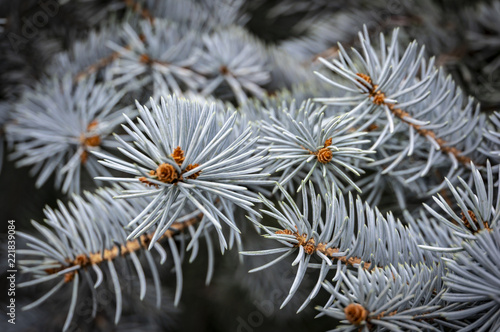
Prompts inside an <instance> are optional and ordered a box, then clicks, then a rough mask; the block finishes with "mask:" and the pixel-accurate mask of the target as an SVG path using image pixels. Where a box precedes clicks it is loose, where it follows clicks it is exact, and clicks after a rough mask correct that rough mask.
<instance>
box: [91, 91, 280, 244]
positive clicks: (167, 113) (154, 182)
mask: <svg viewBox="0 0 500 332" xmlns="http://www.w3.org/2000/svg"><path fill="white" fill-rule="evenodd" d="M137 107H138V110H139V118H138V125H136V124H135V123H134V122H132V120H130V119H129V118H128V117H126V120H127V123H128V127H127V126H124V129H125V130H126V131H127V133H128V134H129V135H130V136H131V137H132V138H133V139H134V144H131V143H127V142H125V141H123V140H122V139H120V138H119V137H117V139H118V141H119V144H120V147H119V150H120V151H121V152H122V153H123V154H124V156H125V157H127V158H130V159H131V160H132V161H133V162H129V161H126V160H123V159H119V158H115V157H111V156H109V155H105V154H101V153H97V152H96V155H97V156H98V157H100V158H104V160H102V161H100V163H101V164H102V165H105V166H107V167H110V168H113V169H116V170H120V171H123V172H125V173H128V174H131V175H133V176H135V177H129V178H127V177H100V178H99V179H100V180H106V181H114V182H120V183H130V182H133V183H134V182H135V183H140V184H142V185H141V186H140V187H139V188H137V189H134V190H125V191H124V193H123V194H122V195H119V196H118V198H124V199H135V198H137V197H152V198H153V200H152V202H151V203H150V204H149V205H148V206H146V207H145V208H144V209H143V210H142V211H141V212H140V213H139V214H138V215H137V216H135V217H134V218H132V219H131V221H130V223H129V227H131V226H134V225H135V227H136V228H135V230H134V231H133V232H132V233H130V235H129V236H128V239H133V238H137V237H139V236H140V235H142V234H143V233H145V232H147V231H148V230H149V229H150V228H151V227H153V226H156V228H157V229H160V231H159V232H157V233H156V235H155V237H154V238H153V239H152V241H151V244H150V247H152V246H153V245H154V243H155V242H156V241H157V240H158V237H159V236H160V234H163V233H164V232H165V231H166V230H167V229H169V228H170V226H171V225H172V223H174V222H175V220H176V219H177V218H178V215H179V213H181V211H182V210H183V209H184V207H186V206H187V205H192V206H193V207H195V208H196V209H199V210H200V211H201V212H203V214H204V219H205V218H206V220H209V221H210V222H211V223H212V224H213V225H214V226H215V229H216V231H217V233H218V235H219V244H220V248H221V250H222V251H223V252H224V250H225V249H226V248H227V247H228V244H227V241H226V238H225V236H224V234H223V232H222V224H221V222H223V223H224V224H226V225H227V226H229V228H230V230H231V231H230V236H231V237H233V236H235V237H236V239H237V242H238V243H239V242H240V241H239V232H240V231H239V229H238V227H237V225H236V224H235V222H234V221H233V216H232V213H233V207H232V205H233V204H234V205H236V206H238V207H241V208H243V209H245V210H246V211H248V212H249V213H250V214H253V213H255V212H254V211H253V210H252V206H253V205H254V203H256V202H258V199H257V194H256V193H254V192H252V191H250V190H249V188H259V187H262V186H266V185H269V184H270V183H271V182H270V181H268V180H266V179H265V178H266V176H267V175H268V174H265V173H262V169H263V166H264V165H265V163H266V159H265V157H264V156H263V153H262V152H256V151H255V142H256V140H257V138H252V133H251V127H249V126H246V127H245V128H243V130H242V131H241V132H238V133H235V132H234V131H235V130H234V129H236V128H238V126H236V125H235V124H236V121H237V114H236V113H233V114H228V113H227V112H222V113H217V112H216V105H215V104H204V105H200V104H199V103H196V102H189V101H187V100H185V99H179V98H177V97H168V98H167V99H166V100H165V99H163V98H162V99H161V105H157V104H156V103H155V101H154V100H153V99H151V107H152V110H149V109H148V108H147V107H145V106H144V107H143V106H141V105H139V103H137ZM198 236H199V234H198ZM195 238H197V237H195ZM193 243H194V242H192V243H191V244H190V245H189V247H191V246H192V244H193Z"/></svg>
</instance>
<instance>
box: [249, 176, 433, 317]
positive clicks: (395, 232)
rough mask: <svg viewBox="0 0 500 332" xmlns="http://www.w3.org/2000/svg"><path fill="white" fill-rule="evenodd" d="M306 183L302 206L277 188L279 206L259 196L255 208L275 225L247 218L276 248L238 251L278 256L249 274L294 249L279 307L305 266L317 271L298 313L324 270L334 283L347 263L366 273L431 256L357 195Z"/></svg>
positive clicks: (293, 289)
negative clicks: (292, 272)
mask: <svg viewBox="0 0 500 332" xmlns="http://www.w3.org/2000/svg"><path fill="white" fill-rule="evenodd" d="M308 187H309V193H308V192H307V190H306V188H305V187H304V188H303V190H302V197H301V198H302V208H300V207H299V206H298V205H297V204H296V202H295V200H294V199H293V198H292V197H291V196H290V195H289V194H288V193H287V192H286V190H285V189H284V188H283V187H281V186H279V188H280V190H281V192H282V194H283V196H284V197H285V201H282V202H279V209H278V208H277V207H275V206H274V204H273V203H272V202H271V201H270V200H268V199H266V198H265V197H263V196H262V195H261V201H262V203H263V204H264V205H265V207H266V209H261V212H262V214H263V215H267V216H270V217H272V218H273V219H275V220H276V221H277V222H278V224H279V226H280V227H279V228H276V227H271V226H266V225H264V224H262V223H261V222H260V221H259V220H257V219H255V218H250V220H252V221H253V222H254V223H255V224H256V225H257V226H258V227H260V228H261V229H262V230H263V231H264V232H265V235H264V236H265V237H266V238H268V239H272V240H275V241H277V242H278V243H280V244H281V247H278V248H275V249H270V250H262V251H253V252H242V254H243V255H271V254H280V256H279V257H278V258H276V259H274V260H272V261H270V262H269V263H267V264H264V265H263V266H261V267H258V268H255V269H253V270H251V271H250V272H256V271H259V270H261V269H265V268H267V267H269V266H271V265H273V264H275V263H277V262H279V261H281V260H282V259H284V258H286V257H288V256H289V255H291V254H293V253H295V252H296V253H297V256H296V258H295V260H294V261H293V263H292V265H297V264H298V269H297V272H296V276H295V281H294V283H293V285H292V287H291V289H290V292H289V294H288V296H287V298H286V299H285V300H284V302H283V304H282V307H283V306H284V305H285V304H286V303H287V302H288V301H290V299H291V298H292V297H293V296H294V294H295V293H296V291H297V289H298V288H299V285H300V283H301V282H302V280H303V278H304V275H305V273H306V271H307V270H308V269H310V268H313V269H320V273H319V276H318V281H317V283H316V286H315V287H314V288H313V290H312V291H311V293H310V295H309V296H308V297H307V299H306V301H305V302H304V303H303V305H302V306H301V307H300V308H299V311H300V310H302V309H304V308H305V307H306V305H307V304H308V303H309V302H310V301H311V300H312V299H313V298H314V297H315V296H316V295H317V293H318V291H319V290H320V286H321V284H322V282H323V281H324V280H325V278H326V275H327V274H328V272H329V271H335V273H336V276H335V278H334V281H335V282H340V281H341V280H342V278H341V277H340V274H339V273H340V272H342V271H345V270H346V268H347V267H349V266H351V267H355V268H358V267H359V268H361V269H366V270H370V271H371V270H374V269H379V268H384V267H386V266H389V265H391V264H392V265H395V264H405V263H407V264H419V263H423V262H425V261H427V262H432V261H433V260H434V259H433V256H432V253H428V252H426V251H424V250H421V249H419V248H418V244H419V243H421V241H423V240H422V239H421V238H419V237H418V235H417V234H415V233H412V232H411V231H410V230H409V229H408V228H406V227H405V226H403V225H402V224H401V223H400V222H399V221H396V219H395V218H394V217H393V216H392V215H391V214H388V215H387V217H384V216H383V215H382V214H381V213H380V211H378V210H376V209H375V210H374V209H371V208H370V207H369V206H368V205H365V206H364V205H363V202H362V201H361V199H360V198H359V197H358V198H357V199H356V201H354V199H353V197H352V195H351V193H349V195H348V197H347V199H346V198H344V196H343V195H342V193H341V192H340V191H339V192H337V189H336V188H333V189H332V191H331V192H330V193H328V195H326V197H325V198H322V197H321V196H320V195H318V196H316V193H315V190H314V186H313V184H312V183H311V182H310V183H309V186H308ZM323 206H326V210H323ZM310 208H311V209H310ZM311 210H312V211H311ZM415 235H416V237H415ZM315 261H319V262H318V263H315Z"/></svg>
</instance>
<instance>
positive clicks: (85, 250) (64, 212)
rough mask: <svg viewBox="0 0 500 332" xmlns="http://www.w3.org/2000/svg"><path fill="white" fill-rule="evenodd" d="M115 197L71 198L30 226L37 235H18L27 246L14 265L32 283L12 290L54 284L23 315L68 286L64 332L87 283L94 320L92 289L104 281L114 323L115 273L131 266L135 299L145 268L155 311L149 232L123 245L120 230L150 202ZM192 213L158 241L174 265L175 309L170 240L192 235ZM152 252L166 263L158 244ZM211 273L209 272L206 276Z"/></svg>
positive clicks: (107, 193)
mask: <svg viewBox="0 0 500 332" xmlns="http://www.w3.org/2000/svg"><path fill="white" fill-rule="evenodd" d="M116 194H117V191H116V189H99V190H98V191H97V193H96V194H91V193H88V192H86V193H85V197H82V196H77V195H75V196H73V199H72V201H71V202H70V203H69V204H67V205H64V204H63V203H62V202H59V203H58V208H59V209H58V210H53V209H51V208H47V209H45V216H46V218H47V219H46V220H45V223H43V224H40V223H37V222H35V221H33V222H32V224H33V226H34V227H35V228H36V229H37V230H38V232H39V236H37V237H35V236H32V235H28V234H26V233H21V236H23V237H24V238H25V239H26V240H27V241H28V245H27V246H28V249H23V250H20V251H19V254H20V255H22V256H23V257H26V258H28V257H30V258H31V259H23V260H21V261H20V264H21V269H22V271H23V272H24V273H30V274H32V275H33V278H32V280H29V281H26V282H23V283H21V284H19V285H18V286H19V287H29V286H32V285H36V284H42V283H50V284H52V285H54V281H58V282H57V283H56V284H55V285H54V286H52V288H51V289H50V290H49V291H48V292H47V293H46V294H44V295H43V296H41V297H40V298H39V299H38V300H36V301H35V302H33V303H32V304H30V305H28V306H26V307H25V308H24V310H28V309H31V308H34V307H36V306H39V305H40V304H42V303H43V302H45V301H46V300H47V299H48V298H49V297H51V296H53V295H54V294H56V293H57V292H59V290H60V289H62V288H63V287H65V285H71V286H70V287H71V288H72V290H73V291H72V296H71V303H70V306H69V312H68V315H67V318H66V322H65V324H64V327H63V330H66V329H67V328H68V327H69V324H70V323H71V321H72V319H73V316H74V313H75V304H76V302H77V301H78V296H79V293H82V290H81V289H80V288H81V287H80V283H84V284H87V285H88V287H90V289H91V293H92V297H93V299H92V300H93V301H92V303H93V307H92V315H93V316H95V315H96V312H97V309H98V308H97V306H96V305H97V301H96V298H95V297H96V296H97V294H96V292H95V291H94V289H97V288H99V287H100V286H101V285H102V284H103V282H104V281H107V280H111V282H112V285H113V288H114V293H115V296H116V310H115V324H116V323H118V321H119V320H120V316H121V311H122V306H123V300H124V299H123V294H122V290H121V288H120V277H119V274H118V272H119V271H120V270H117V268H120V267H123V264H125V265H127V264H130V265H131V266H133V270H134V271H135V273H136V275H137V279H138V280H139V285H140V287H139V293H140V299H141V300H142V299H143V298H144V296H145V294H146V287H147V279H146V269H145V268H144V267H146V266H147V267H148V270H149V271H150V273H151V276H152V277H153V281H154V287H155V292H156V303H157V306H159V305H160V303H161V286H160V275H159V272H158V269H157V267H156V262H155V260H154V258H153V256H152V253H151V252H150V251H149V250H147V247H148V245H149V242H150V241H151V239H152V237H153V233H148V234H145V235H143V236H142V237H141V238H140V239H137V240H133V241H128V240H126V233H125V231H124V229H123V227H124V226H125V223H126V221H127V220H128V219H129V218H130V217H131V216H134V215H136V214H137V213H138V211H140V209H141V208H142V207H144V206H146V205H147V204H149V202H150V201H149V200H147V199H141V200H140V201H137V200H136V201H134V203H128V202H126V201H124V200H115V199H113V196H115V195H116ZM195 213H196V214H194V215H193V213H187V214H185V215H183V216H180V217H179V218H178V219H177V221H176V223H174V224H173V225H172V227H171V228H170V229H169V230H167V231H166V232H164V233H163V234H162V236H161V237H160V239H162V240H164V241H162V242H166V243H168V247H169V249H170V251H171V253H172V256H173V260H174V265H175V271H176V277H177V289H176V295H175V301H174V303H175V304H176V305H177V304H178V303H179V300H180V296H181V292H182V267H181V262H182V259H181V255H180V254H179V252H178V249H177V244H176V242H175V240H174V237H183V236H186V235H183V233H185V232H186V231H187V230H189V233H191V232H192V229H193V228H194V227H195V226H196V225H197V224H199V222H200V220H201V218H200V215H199V212H195ZM154 249H155V251H156V252H157V253H158V254H159V256H160V263H161V264H163V263H164V262H165V261H166V258H167V254H166V251H165V249H164V248H163V246H162V245H160V243H155V245H154ZM139 254H141V255H145V257H146V261H147V263H145V262H142V261H141V260H140V259H139ZM211 264H213V262H212V263H211ZM143 266H144V267H143ZM211 270H213V267H212V268H210V269H209V272H210V271H211Z"/></svg>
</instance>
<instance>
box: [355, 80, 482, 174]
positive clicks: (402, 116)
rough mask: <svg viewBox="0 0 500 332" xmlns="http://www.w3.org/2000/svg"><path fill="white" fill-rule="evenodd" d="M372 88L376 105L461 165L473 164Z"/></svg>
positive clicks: (374, 87)
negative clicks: (432, 142)
mask: <svg viewBox="0 0 500 332" xmlns="http://www.w3.org/2000/svg"><path fill="white" fill-rule="evenodd" d="M356 75H357V76H359V77H361V78H362V79H363V80H364V81H366V82H368V83H370V84H371V83H372V81H371V78H370V77H369V76H368V75H366V74H362V73H357V74H356ZM359 82H360V83H361V84H363V85H364V86H365V87H367V88H369V86H368V85H367V84H366V83H365V82H363V81H361V80H360V81H359ZM371 86H372V87H371V88H369V90H370V91H369V95H370V97H371V98H372V101H373V103H374V104H376V105H378V106H387V107H388V108H389V110H390V111H391V113H392V114H393V115H394V116H395V117H397V118H398V119H399V120H401V121H402V122H404V123H406V124H407V125H408V126H410V127H413V129H415V131H416V132H417V133H418V134H420V135H421V136H423V137H429V138H431V139H433V140H434V141H436V143H437V144H438V145H439V147H440V149H441V151H442V152H444V153H448V154H452V155H453V156H454V157H455V158H456V159H457V160H458V161H459V162H460V163H462V164H464V165H466V166H468V165H469V164H470V163H471V162H473V160H472V159H471V158H469V157H467V156H464V155H462V153H463V152H462V151H460V150H459V149H457V148H455V147H451V146H447V144H448V142H446V141H445V140H444V139H442V138H438V137H437V135H436V133H435V132H434V131H432V130H429V129H423V128H422V126H420V125H416V124H414V123H412V122H410V121H409V120H408V119H409V118H411V117H410V114H409V113H408V112H406V111H404V110H402V109H401V108H396V107H395V105H394V104H389V103H387V102H386V101H385V94H384V93H383V92H382V91H380V90H377V87H378V86H377V85H376V84H372V85H371ZM474 164H476V163H474Z"/></svg>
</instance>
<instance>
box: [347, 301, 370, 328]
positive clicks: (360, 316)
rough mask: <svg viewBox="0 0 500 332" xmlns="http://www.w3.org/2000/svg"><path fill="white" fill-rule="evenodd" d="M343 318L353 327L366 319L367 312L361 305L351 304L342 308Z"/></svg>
mask: <svg viewBox="0 0 500 332" xmlns="http://www.w3.org/2000/svg"><path fill="white" fill-rule="evenodd" d="M344 314H345V318H346V319H347V320H348V321H349V323H351V324H353V325H359V324H361V322H363V321H364V320H366V318H367V317H368V310H366V309H365V308H364V307H363V306H362V305H361V304H358V303H351V304H349V305H348V306H347V307H345V308H344Z"/></svg>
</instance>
